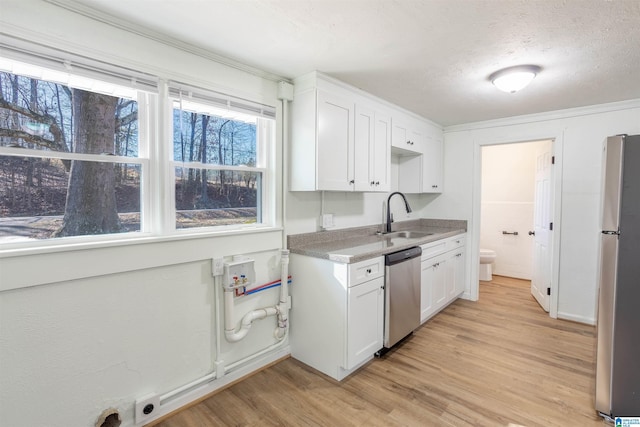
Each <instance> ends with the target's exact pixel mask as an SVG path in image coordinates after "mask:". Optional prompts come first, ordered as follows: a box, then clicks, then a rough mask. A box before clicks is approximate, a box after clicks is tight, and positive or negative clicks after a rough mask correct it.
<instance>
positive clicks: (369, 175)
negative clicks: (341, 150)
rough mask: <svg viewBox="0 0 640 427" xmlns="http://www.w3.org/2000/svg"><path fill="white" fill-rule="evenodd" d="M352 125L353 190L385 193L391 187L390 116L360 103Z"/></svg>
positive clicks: (357, 105)
mask: <svg viewBox="0 0 640 427" xmlns="http://www.w3.org/2000/svg"><path fill="white" fill-rule="evenodd" d="M355 122H356V127H355V162H354V163H355V183H354V187H355V188H354V189H355V190H356V191H382V192H388V191H389V189H390V187H391V186H390V180H391V177H390V162H391V160H390V157H391V140H390V137H391V135H390V133H391V123H390V120H389V116H387V115H385V114H384V113H380V112H377V111H375V110H374V109H373V108H370V107H369V106H367V105H363V104H360V103H359V104H356V119H355Z"/></svg>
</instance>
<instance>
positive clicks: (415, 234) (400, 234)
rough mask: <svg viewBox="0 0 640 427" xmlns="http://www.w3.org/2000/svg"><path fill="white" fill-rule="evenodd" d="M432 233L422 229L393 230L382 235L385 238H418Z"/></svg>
mask: <svg viewBox="0 0 640 427" xmlns="http://www.w3.org/2000/svg"><path fill="white" fill-rule="evenodd" d="M432 234H433V233H425V232H424V231H394V232H391V233H384V234H383V235H382V237H383V238H385V239H397V238H401V239H420V238H422V237H427V236H431V235H432Z"/></svg>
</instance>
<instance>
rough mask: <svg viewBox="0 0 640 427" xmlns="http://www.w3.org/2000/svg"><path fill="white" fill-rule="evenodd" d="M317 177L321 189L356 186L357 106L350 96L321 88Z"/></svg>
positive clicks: (342, 189)
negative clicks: (355, 120) (355, 126)
mask: <svg viewBox="0 0 640 427" xmlns="http://www.w3.org/2000/svg"><path fill="white" fill-rule="evenodd" d="M317 100H318V101H317V102H318V108H317V120H318V129H317V138H318V140H317V146H316V156H317V165H316V168H317V169H316V179H317V183H318V184H317V187H318V188H317V189H318V190H330V191H331V190H333V191H352V190H353V189H354V164H355V163H354V162H355V154H354V152H355V149H354V148H355V147H354V105H353V103H352V102H350V100H349V99H346V98H343V97H340V96H336V95H334V94H330V93H327V92H325V91H321V90H318V91H317Z"/></svg>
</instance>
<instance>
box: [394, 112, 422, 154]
mask: <svg viewBox="0 0 640 427" xmlns="http://www.w3.org/2000/svg"><path fill="white" fill-rule="evenodd" d="M422 137H423V136H422V132H420V131H418V130H416V129H415V128H414V127H413V126H412V125H411V123H410V122H409V121H404V120H402V119H395V118H394V119H393V126H392V128H391V146H392V147H395V148H398V149H400V150H403V151H410V152H414V153H416V154H420V153H421V150H422V147H421V143H422Z"/></svg>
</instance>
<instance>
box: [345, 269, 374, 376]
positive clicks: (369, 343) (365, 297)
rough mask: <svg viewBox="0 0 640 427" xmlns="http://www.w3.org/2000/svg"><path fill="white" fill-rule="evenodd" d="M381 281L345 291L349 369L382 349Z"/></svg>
mask: <svg viewBox="0 0 640 427" xmlns="http://www.w3.org/2000/svg"><path fill="white" fill-rule="evenodd" d="M383 322H384V277H378V278H377V279H373V280H370V281H368V282H365V283H362V284H360V285H358V286H353V287H351V288H349V301H348V303H347V363H346V366H345V368H346V369H352V368H355V367H357V366H359V365H360V364H361V363H362V362H365V361H367V360H369V359H371V356H372V355H373V354H374V353H375V352H376V351H378V350H380V349H381V348H382V345H383V332H384V325H383Z"/></svg>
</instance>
